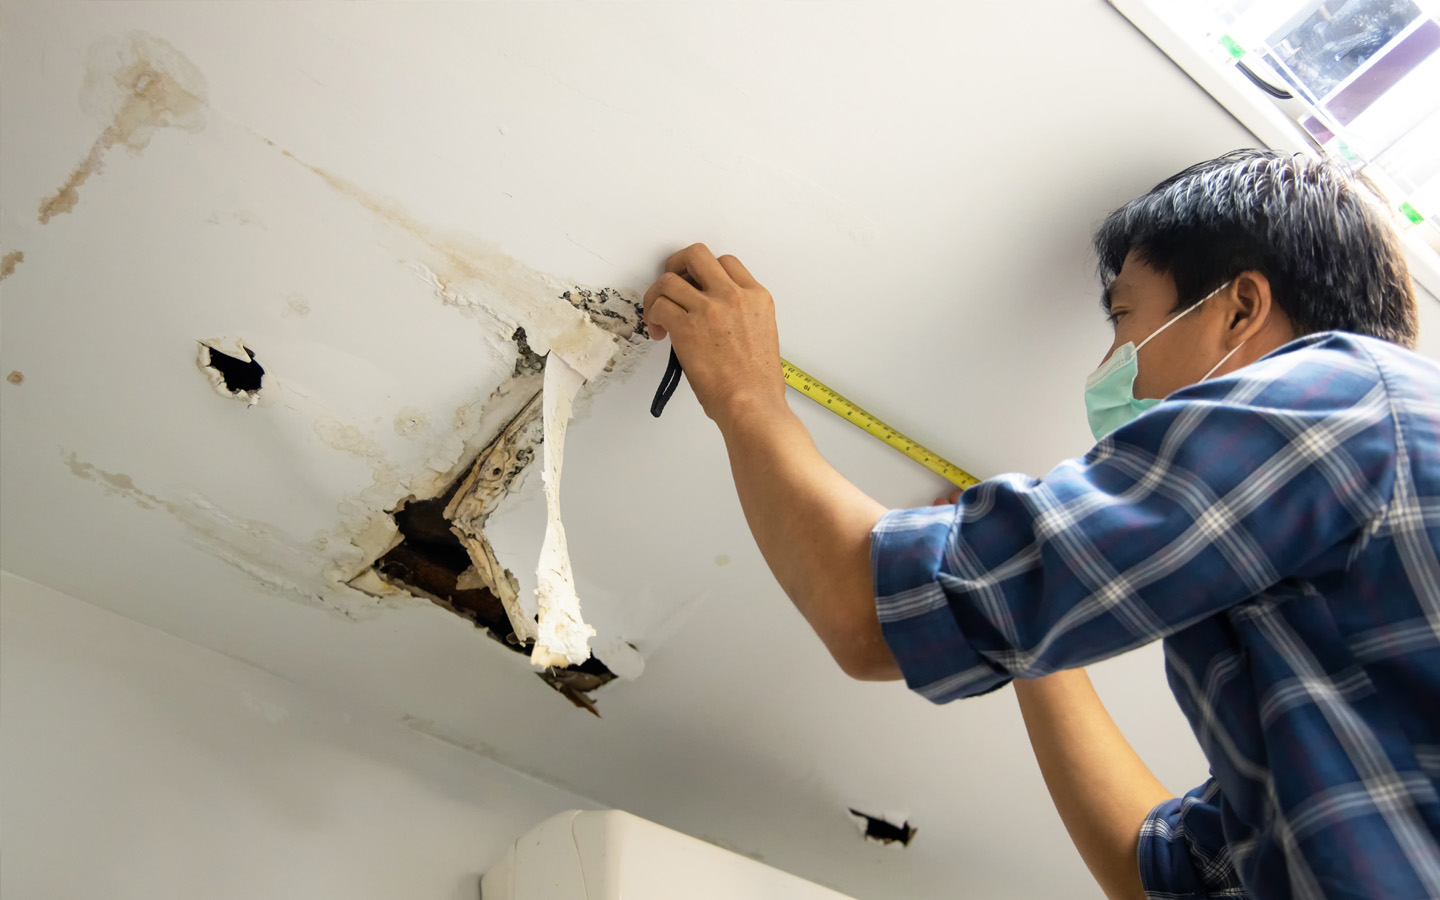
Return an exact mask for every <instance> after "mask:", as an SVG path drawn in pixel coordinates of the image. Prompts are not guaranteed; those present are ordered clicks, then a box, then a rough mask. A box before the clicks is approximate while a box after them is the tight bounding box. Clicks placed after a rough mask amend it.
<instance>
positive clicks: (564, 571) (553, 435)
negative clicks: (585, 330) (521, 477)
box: [530, 353, 595, 666]
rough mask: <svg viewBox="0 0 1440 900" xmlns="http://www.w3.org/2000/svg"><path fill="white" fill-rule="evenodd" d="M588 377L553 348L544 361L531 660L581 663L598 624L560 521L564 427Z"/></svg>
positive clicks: (550, 663)
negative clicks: (583, 611) (585, 606)
mask: <svg viewBox="0 0 1440 900" xmlns="http://www.w3.org/2000/svg"><path fill="white" fill-rule="evenodd" d="M584 383H585V379H584V377H583V376H582V375H581V374H580V373H579V372H577V371H575V369H574V368H573V367H571V365H570V364H569V363H568V362H566V361H565V360H564V359H562V358H560V357H559V356H557V355H556V354H554V353H551V354H550V358H549V359H548V360H546V362H545V388H544V392H543V393H544V421H545V425H544V428H545V462H544V467H543V468H542V469H541V475H542V477H543V479H544V484H545V509H546V521H545V542H544V544H542V545H541V547H540V563H539V566H538V567H537V569H536V572H535V584H536V587H535V597H536V600H537V601H538V602H539V607H540V621H539V622H538V624H537V626H536V631H537V634H536V637H535V649H534V650H533V651H532V652H531V655H530V661H531V662H532V663H534V664H535V665H537V666H561V665H566V664H569V665H574V666H578V665H580V664H581V663H583V662H584V661H585V660H587V659H589V658H590V638H592V637H594V636H595V629H594V628H591V627H590V626H589V625H586V624H585V620H584V619H583V618H581V616H580V598H579V597H577V596H576V594H575V576H574V574H573V573H572V572H571V570H570V550H569V548H568V547H567V546H566V544H565V525H564V523H563V522H562V521H561V520H560V470H561V466H562V465H563V463H564V461H565V431H566V429H567V427H568V426H569V424H570V416H571V414H572V413H573V411H574V406H575V394H576V392H578V391H579V390H580V386H581V385H582V384H584Z"/></svg>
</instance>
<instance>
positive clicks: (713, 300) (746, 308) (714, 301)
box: [645, 244, 785, 431]
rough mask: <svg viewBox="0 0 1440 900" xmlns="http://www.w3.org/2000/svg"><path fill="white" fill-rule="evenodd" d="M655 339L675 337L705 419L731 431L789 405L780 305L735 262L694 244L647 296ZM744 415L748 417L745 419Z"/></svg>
mask: <svg viewBox="0 0 1440 900" xmlns="http://www.w3.org/2000/svg"><path fill="white" fill-rule="evenodd" d="M645 323H646V324H647V325H648V326H649V328H650V335H651V336H652V337H654V338H655V339H656V340H663V339H664V338H665V337H666V336H667V335H668V336H669V338H670V341H671V343H672V344H673V345H674V347H675V355H676V356H678V357H679V358H680V365H681V366H682V367H683V368H684V369H685V377H686V379H688V380H689V382H690V388H691V389H692V390H693V391H694V392H695V396H696V398H697V399H699V401H700V406H701V407H702V408H703V409H704V410H705V414H706V415H707V416H709V417H710V418H711V419H713V420H715V423H716V424H717V425H719V426H720V427H721V430H722V431H723V430H725V429H726V428H727V427H728V425H729V424H730V423H731V422H732V421H734V419H735V418H736V417H737V416H739V415H741V414H749V413H751V412H753V411H755V410H756V409H761V410H766V411H770V410H775V409H778V408H779V407H782V406H784V405H785V380H784V377H783V376H782V374H781V371H780V338H779V335H778V334H777V332H776V329H775V303H774V301H773V300H772V299H771V297H770V292H769V291H767V290H765V288H764V287H762V286H761V285H760V283H759V282H757V281H756V280H755V279H754V277H753V276H751V274H750V272H749V271H748V270H747V269H746V268H745V266H744V265H742V264H741V263H740V260H738V259H736V258H735V257H733V256H722V257H720V258H719V259H716V258H715V256H714V255H713V254H712V253H711V252H710V250H709V249H708V248H707V247H706V246H705V245H704V244H691V245H690V246H689V247H686V248H685V249H684V250H681V251H679V252H678V253H676V254H674V255H673V256H671V257H670V258H669V259H668V260H666V261H665V274H664V275H662V276H660V278H659V280H658V281H656V282H655V283H654V284H653V285H651V286H650V289H649V290H648V291H646V292H645ZM742 411H744V413H742Z"/></svg>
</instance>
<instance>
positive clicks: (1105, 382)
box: [1085, 281, 1245, 442]
mask: <svg viewBox="0 0 1440 900" xmlns="http://www.w3.org/2000/svg"><path fill="white" fill-rule="evenodd" d="M1229 286H1230V282H1228V281H1227V282H1225V283H1224V284H1222V285H1220V286H1219V287H1218V288H1216V289H1215V290H1213V291H1211V292H1210V293H1208V294H1206V295H1205V296H1204V297H1201V298H1200V300H1199V302H1197V303H1195V304H1194V305H1193V306H1191V307H1189V308H1188V309H1185V310H1183V311H1182V312H1179V313H1177V314H1176V315H1175V316H1174V317H1173V318H1171V319H1170V321H1168V322H1166V323H1165V324H1164V325H1161V326H1160V327H1159V328H1157V329H1155V331H1154V332H1153V333H1151V335H1150V336H1149V337H1147V338H1146V339H1145V340H1143V341H1141V342H1140V347H1143V346H1145V345H1146V344H1148V343H1150V342H1151V341H1153V340H1155V335H1157V334H1159V333H1160V332H1162V331H1164V330H1165V329H1167V328H1169V327H1170V326H1171V325H1174V324H1175V323H1176V322H1178V321H1179V320H1180V319H1181V318H1183V317H1184V316H1185V315H1186V314H1188V313H1190V312H1191V311H1193V310H1196V309H1199V308H1200V304H1201V303H1204V302H1205V301H1206V300H1209V299H1210V298H1211V297H1213V296H1215V295H1216V294H1218V293H1220V292H1221V291H1223V290H1225V288H1227V287H1229ZM1243 346H1245V342H1244V341H1241V342H1240V343H1239V344H1237V345H1236V346H1235V350H1239V349H1240V348H1241V347H1243ZM1140 347H1137V346H1135V342H1134V341H1126V342H1125V343H1123V344H1121V345H1120V346H1119V347H1116V348H1115V352H1114V353H1112V354H1110V358H1109V359H1107V360H1105V361H1104V362H1103V363H1101V364H1100V368H1098V369H1096V370H1095V371H1094V372H1091V373H1090V377H1089V378H1087V379H1085V414H1086V416H1087V417H1088V418H1089V419H1090V433H1091V434H1093V435H1095V440H1096V441H1097V442H1098V441H1101V440H1104V438H1105V437H1106V436H1107V435H1108V434H1110V433H1111V432H1112V431H1114V430H1115V429H1117V428H1119V427H1120V426H1121V425H1126V424H1129V423H1130V422H1133V421H1135V419H1136V418H1138V417H1139V415H1140V414H1141V413H1143V412H1144V411H1145V410H1147V409H1150V408H1151V407H1152V406H1154V405H1155V404H1157V403H1159V402H1160V400H1159V399H1158V398H1154V397H1147V398H1146V399H1144V400H1141V399H1138V398H1137V397H1136V396H1135V376H1137V375H1139V374H1140V355H1139V354H1140ZM1235 350H1231V351H1230V352H1229V353H1227V354H1225V356H1224V358H1223V359H1221V360H1220V361H1219V362H1218V363H1216V364H1215V367H1214V368H1212V369H1211V370H1210V371H1209V372H1206V373H1205V378H1202V379H1200V380H1201V381H1204V380H1205V379H1206V378H1209V377H1210V376H1211V375H1214V374H1215V372H1216V371H1217V370H1218V369H1219V368H1220V367H1221V366H1223V365H1225V361H1226V360H1228V359H1229V358H1230V357H1232V356H1234V355H1235Z"/></svg>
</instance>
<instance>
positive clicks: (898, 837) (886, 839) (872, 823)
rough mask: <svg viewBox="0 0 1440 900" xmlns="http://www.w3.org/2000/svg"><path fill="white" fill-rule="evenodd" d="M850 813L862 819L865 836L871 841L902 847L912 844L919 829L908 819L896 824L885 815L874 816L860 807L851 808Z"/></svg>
mask: <svg viewBox="0 0 1440 900" xmlns="http://www.w3.org/2000/svg"><path fill="white" fill-rule="evenodd" d="M850 815H852V816H855V817H856V818H857V819H860V820H862V825H863V827H864V829H865V838H866V839H867V840H871V841H879V842H880V843H882V844H897V843H898V844H900V845H901V846H902V847H908V846H910V841H911V840H912V839H913V838H914V837H915V832H916V831H917V830H918V829H916V828H914V827H912V826H911V825H910V823H909V822H908V821H906V822H905V823H904V824H901V825H896V824H894V823H893V822H890V821H888V820H886V819H885V818H884V817H883V816H872V815H869V814H867V813H862V812H861V811H860V810H858V809H852V810H850Z"/></svg>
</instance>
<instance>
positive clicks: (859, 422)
mask: <svg viewBox="0 0 1440 900" xmlns="http://www.w3.org/2000/svg"><path fill="white" fill-rule="evenodd" d="M780 366H781V369H782V370H783V371H784V373H785V383H786V384H788V385H790V387H792V388H794V389H795V390H796V391H797V392H799V393H801V394H804V395H805V396H806V397H809V398H810V399H811V400H814V401H815V402H816V403H818V404H820V405H821V406H823V407H825V408H826V409H828V410H830V411H831V412H833V413H834V414H835V415H837V416H839V417H840V418H842V419H844V420H846V421H847V422H849V423H851V424H852V425H854V426H856V427H857V428H860V429H861V430H863V431H865V432H867V433H869V434H870V435H871V436H872V437H876V438H879V439H880V440H882V441H884V442H885V443H887V444H889V445H890V446H891V447H894V448H895V449H896V450H899V451H900V452H901V453H903V454H905V455H906V456H908V457H910V458H911V459H913V460H915V461H916V462H918V463H919V464H920V465H922V466H924V467H925V468H927V469H929V470H930V471H932V472H934V473H935V474H936V475H939V476H940V477H941V478H944V479H945V480H946V481H948V482H950V483H951V484H953V485H955V486H956V487H958V488H962V489H963V488H968V487H970V486H971V485H975V484H979V483H980V479H978V478H976V477H975V476H974V475H971V474H970V473H969V472H967V471H965V470H964V469H962V468H960V467H959V466H957V465H955V464H954V463H952V462H950V461H948V460H946V459H945V458H944V457H943V456H941V455H940V454H938V453H935V452H933V451H931V450H929V449H928V448H926V447H925V446H924V445H922V444H920V443H918V442H916V441H913V440H911V439H910V438H908V437H906V436H905V435H904V434H901V433H900V432H898V431H896V430H895V429H893V428H891V427H890V426H889V425H886V424H885V423H884V422H882V421H881V420H880V419H878V418H876V417H875V416H873V415H871V414H870V413H868V412H866V411H865V410H863V409H861V408H860V407H859V406H857V405H856V404H854V403H852V402H850V401H849V400H847V399H845V397H843V396H842V395H840V394H839V393H838V392H836V391H834V390H833V389H831V388H830V386H829V385H827V384H825V383H824V382H823V381H820V380H819V379H818V378H815V377H814V376H812V375H810V374H808V373H807V372H805V370H803V369H801V368H800V367H799V366H797V365H795V364H794V363H792V362H790V361H789V360H785V359H782V360H780Z"/></svg>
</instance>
